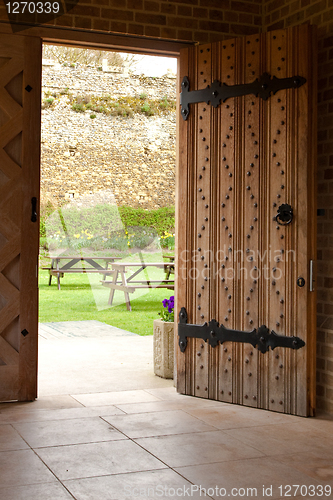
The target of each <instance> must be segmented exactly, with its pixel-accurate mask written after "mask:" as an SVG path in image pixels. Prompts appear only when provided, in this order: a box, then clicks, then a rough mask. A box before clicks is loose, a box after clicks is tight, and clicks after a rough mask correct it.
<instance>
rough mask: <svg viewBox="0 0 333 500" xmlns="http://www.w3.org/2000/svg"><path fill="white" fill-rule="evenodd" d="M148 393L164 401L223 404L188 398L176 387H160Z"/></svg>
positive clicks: (209, 400) (149, 390)
mask: <svg viewBox="0 0 333 500" xmlns="http://www.w3.org/2000/svg"><path fill="white" fill-rule="evenodd" d="M146 390H147V392H149V393H150V394H152V395H153V396H155V397H157V398H159V399H162V400H163V401H177V402H180V401H189V400H192V401H205V402H206V403H207V404H208V405H212V406H219V405H221V404H226V403H222V402H221V401H215V400H213V399H206V398H196V397H194V396H186V395H185V394H179V393H178V392H177V390H176V388H175V387H174V386H170V387H159V388H153V389H146Z"/></svg>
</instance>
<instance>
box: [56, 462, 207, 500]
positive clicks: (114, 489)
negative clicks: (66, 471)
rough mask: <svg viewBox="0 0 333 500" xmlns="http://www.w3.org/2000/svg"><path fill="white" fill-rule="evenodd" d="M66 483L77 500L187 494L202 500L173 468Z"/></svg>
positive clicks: (170, 496)
mask: <svg viewBox="0 0 333 500" xmlns="http://www.w3.org/2000/svg"><path fill="white" fill-rule="evenodd" d="M64 484H65V486H66V487H67V488H68V489H69V491H70V492H71V493H72V494H73V495H74V496H75V498H76V499H77V500H110V499H111V498H112V500H133V499H134V498H140V500H148V499H153V498H162V499H166V498H168V499H170V498H182V497H185V498H186V496H187V497H188V495H187V492H189V493H190V494H191V496H190V497H189V498H191V499H192V500H200V499H202V496H200V495H199V493H198V492H196V491H194V489H193V490H192V491H191V484H190V483H189V482H188V481H186V479H183V478H182V477H181V476H179V474H177V473H176V472H174V471H172V470H170V469H165V470H159V471H149V472H135V473H129V474H118V475H113V476H104V477H94V478H89V479H77V480H71V481H65V482H64ZM192 488H193V486H192ZM177 493H178V495H176V494H177ZM192 493H193V494H192ZM206 498H209V497H206Z"/></svg>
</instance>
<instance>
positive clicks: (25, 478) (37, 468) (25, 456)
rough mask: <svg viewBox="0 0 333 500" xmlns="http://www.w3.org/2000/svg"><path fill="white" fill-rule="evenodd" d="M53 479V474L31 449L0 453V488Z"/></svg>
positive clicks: (45, 481) (52, 480) (47, 481)
mask: <svg viewBox="0 0 333 500" xmlns="http://www.w3.org/2000/svg"><path fill="white" fill-rule="evenodd" d="M55 481H56V478H55V477H54V475H53V474H52V473H51V472H50V471H49V469H48V468H47V467H46V466H45V465H44V464H43V462H42V461H41V460H40V459H39V458H38V457H37V456H36V454H35V453H34V452H33V451H32V450H19V451H4V452H2V453H0V484H1V487H2V488H4V487H6V486H8V487H9V486H20V485H26V484H37V483H49V482H55Z"/></svg>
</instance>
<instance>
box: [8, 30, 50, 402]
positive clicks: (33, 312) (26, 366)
mask: <svg viewBox="0 0 333 500" xmlns="http://www.w3.org/2000/svg"><path fill="white" fill-rule="evenodd" d="M40 88H41V41H40V40H39V39H35V38H31V37H26V38H25V37H24V36H19V35H16V36H14V35H7V34H6V35H3V34H0V190H1V196H0V210H1V218H0V401H9V400H21V401H24V400H32V399H34V398H35V397H36V396H37V334H38V283H37V269H38V238H39V218H38V216H37V217H35V218H34V217H32V198H34V197H35V198H36V209H35V210H34V212H38V206H37V205H38V198H39V195H38V194H37V193H39V143H40ZM32 219H33V220H34V221H35V222H33V220H32Z"/></svg>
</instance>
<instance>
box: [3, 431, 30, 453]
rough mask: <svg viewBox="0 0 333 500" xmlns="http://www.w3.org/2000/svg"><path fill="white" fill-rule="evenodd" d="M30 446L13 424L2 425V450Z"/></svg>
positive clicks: (21, 448) (20, 448)
mask: <svg viewBox="0 0 333 500" xmlns="http://www.w3.org/2000/svg"><path fill="white" fill-rule="evenodd" d="M28 448H29V446H28V445H27V443H26V442H25V441H24V440H23V439H22V438H21V436H20V435H19V433H18V432H17V431H16V430H15V429H14V428H13V427H12V426H11V425H0V452H1V451H9V450H26V449H28Z"/></svg>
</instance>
